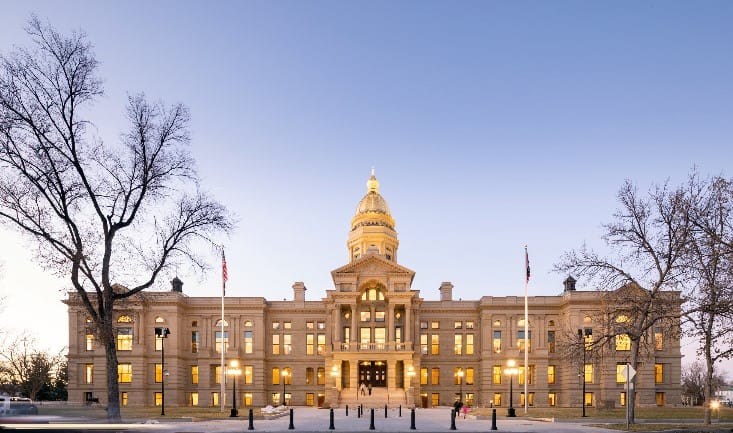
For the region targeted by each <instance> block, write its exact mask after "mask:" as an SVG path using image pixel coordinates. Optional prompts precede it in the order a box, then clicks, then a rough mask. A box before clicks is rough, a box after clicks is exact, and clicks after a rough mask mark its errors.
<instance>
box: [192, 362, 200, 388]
mask: <svg viewBox="0 0 733 433" xmlns="http://www.w3.org/2000/svg"><path fill="white" fill-rule="evenodd" d="M191 384H193V385H198V384H199V366H198V365H192V366H191Z"/></svg>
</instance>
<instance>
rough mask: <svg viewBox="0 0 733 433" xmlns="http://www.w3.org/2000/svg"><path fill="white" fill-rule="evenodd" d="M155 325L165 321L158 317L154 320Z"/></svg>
mask: <svg viewBox="0 0 733 433" xmlns="http://www.w3.org/2000/svg"><path fill="white" fill-rule="evenodd" d="M155 323H165V319H164V318H162V317H160V316H158V317H156V318H155Z"/></svg>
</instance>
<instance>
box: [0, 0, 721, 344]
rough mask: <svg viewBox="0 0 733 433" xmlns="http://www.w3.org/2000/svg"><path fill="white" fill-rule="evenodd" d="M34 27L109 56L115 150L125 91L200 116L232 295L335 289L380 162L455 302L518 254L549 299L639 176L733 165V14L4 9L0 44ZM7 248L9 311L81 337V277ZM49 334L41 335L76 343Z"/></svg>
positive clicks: (189, 289) (410, 255) (288, 4)
mask: <svg viewBox="0 0 733 433" xmlns="http://www.w3.org/2000/svg"><path fill="white" fill-rule="evenodd" d="M31 13H36V14H38V15H39V17H41V18H42V19H47V20H49V21H50V22H51V23H52V24H53V25H54V26H56V27H57V28H58V29H59V30H61V31H64V32H67V31H69V30H72V29H83V30H84V31H85V32H86V33H87V34H88V36H89V39H90V40H91V41H92V42H93V44H94V46H95V52H96V54H97V57H98V58H99V60H100V61H101V67H100V71H99V73H100V75H101V76H102V77H103V79H104V82H105V89H106V95H105V96H104V98H103V99H101V100H100V101H99V103H98V104H97V105H96V106H95V107H94V111H93V112H92V113H90V119H91V120H92V121H93V122H94V123H95V125H96V127H97V130H98V134H99V136H100V137H102V138H103V139H104V140H105V141H107V142H110V143H112V142H114V141H115V140H117V138H118V137H119V134H120V131H121V130H122V129H123V126H124V121H123V115H124V104H125V98H126V96H127V94H130V93H136V92H139V91H144V92H145V93H146V94H147V95H148V96H149V97H150V98H153V99H160V100H163V101H165V102H167V103H174V102H179V101H180V102H183V103H185V104H186V105H188V106H189V107H190V109H191V114H192V125H191V126H192V138H193V141H192V152H193V154H194V157H195V158H196V160H197V163H198V167H199V172H200V174H201V176H202V178H203V181H204V182H203V185H204V187H205V188H207V189H208V190H210V191H211V192H213V193H214V194H215V195H216V197H217V198H218V199H219V200H221V201H222V202H224V203H225V204H226V205H227V206H228V207H229V208H230V209H231V210H232V211H233V212H234V213H235V214H236V215H237V216H238V218H239V225H238V229H237V230H236V231H235V232H234V233H233V235H232V237H231V238H230V239H226V240H224V242H225V243H226V245H227V261H228V264H229V275H230V281H229V285H228V289H227V292H228V294H230V295H232V296H266V297H267V298H268V299H273V300H277V299H281V298H288V299H291V298H292V289H291V285H292V283H293V282H294V281H304V282H305V284H306V286H307V287H308V289H309V290H308V292H307V294H306V299H309V300H318V299H320V298H321V297H323V296H324V290H326V289H330V288H332V284H331V280H330V271H331V270H333V269H335V268H337V267H339V266H341V265H343V264H345V263H346V261H347V259H348V255H347V251H346V239H347V233H348V229H349V222H350V219H351V217H352V216H353V213H354V210H355V207H356V205H357V203H358V202H359V200H360V199H361V197H362V196H363V195H364V193H365V192H366V186H365V183H366V180H367V178H368V176H369V170H370V168H371V167H375V168H376V173H377V178H378V179H379V181H380V182H381V192H382V194H383V196H384V197H385V199H386V200H387V202H388V203H389V205H390V208H391V210H392V214H393V216H394V218H395V220H396V223H397V226H396V228H397V230H398V232H399V236H400V241H401V243H400V249H399V252H398V260H399V262H400V263H401V264H402V265H404V266H406V267H408V268H411V269H413V270H414V271H415V272H416V277H415V281H414V285H413V288H414V289H419V290H421V294H422V296H423V297H424V298H426V299H438V295H439V293H438V287H439V286H440V283H441V281H452V282H453V284H454V285H455V288H454V291H453V292H454V296H455V297H456V298H463V299H475V298H478V297H480V296H484V295H511V294H516V295H522V294H523V288H524V287H523V266H524V251H523V248H524V245H525V244H527V245H529V254H530V261H531V264H532V280H531V283H530V293H531V294H541V295H553V294H557V293H559V292H560V291H561V289H562V284H561V282H562V280H563V279H564V277H565V276H564V275H557V274H553V273H551V272H550V271H551V268H552V265H553V264H554V263H555V262H557V260H558V259H559V257H560V255H561V254H562V253H563V252H564V251H566V250H568V249H571V248H577V247H579V246H580V245H582V244H583V243H584V242H586V243H588V244H589V245H590V246H601V242H600V239H599V235H600V233H601V224H602V223H603V222H607V221H609V220H610V219H611V215H612V214H613V212H614V211H615V210H616V208H617V205H616V201H615V194H616V192H617V190H618V189H619V187H620V186H621V185H622V183H623V181H624V179H627V178H628V179H633V180H634V181H635V182H637V183H638V184H639V185H640V186H641V187H642V188H643V189H646V188H647V187H648V186H649V185H650V183H651V182H663V181H664V180H666V179H668V178H669V179H671V180H672V181H673V182H678V181H681V180H682V179H684V178H685V177H686V176H687V174H688V173H689V172H690V170H691V169H692V167H697V168H698V170H699V171H700V172H701V173H703V174H721V173H722V174H727V175H731V173H730V170H729V168H728V167H729V166H730V161H732V160H733V150H731V149H733V146H732V145H733V143H731V137H733V119H732V117H733V79H732V78H731V77H733V50H731V41H733V26H731V25H730V23H731V22H733V3H731V2H729V1H720V2H716V1H705V2H682V1H663V2H662V1H647V2H636V1H618V2H587V1H577V2H576V1H552V2H538V1H511V2H508V1H507V2H499V1H480V2H471V1H461V2H449V1H421V2H416V1H399V2H395V1H369V2H366V1H363V2H362V1H349V2H344V1H309V2H304V1H230V2H227V1H219V2H193V1H177V2H172V1H157V2H142V1H129V2H102V1H88V2H87V1H71V2H61V3H59V2H55V1H50V2H41V1H36V2H26V1H14V0H11V1H7V2H5V3H4V5H3V13H2V14H0V51H2V52H4V53H6V52H8V51H9V50H10V49H11V48H12V46H13V45H14V44H20V45H27V43H28V39H27V38H26V36H25V34H24V32H23V27H24V25H25V22H26V21H27V19H28V17H29V16H30V14H31ZM726 171H727V173H726ZM0 243H1V244H2V248H1V249H0V261H2V263H3V273H4V275H3V276H2V278H0V295H4V296H5V297H6V302H5V303H6V308H5V310H4V311H3V312H2V314H3V316H6V317H7V318H8V319H9V320H11V321H12V320H13V319H14V318H16V317H17V318H18V319H17V320H20V319H22V317H23V313H25V312H27V308H37V309H43V311H47V313H46V314H44V317H47V318H48V319H47V320H48V321H49V323H57V321H63V323H65V320H66V317H65V310H64V308H63V305H62V304H61V303H60V302H58V300H60V299H61V298H62V297H63V296H62V292H54V291H53V289H58V290H63V289H65V288H66V287H67V286H66V283H65V282H63V281H60V282H59V281H56V280H53V279H51V278H49V277H44V276H43V275H41V273H40V272H39V271H38V269H37V267H35V266H34V265H33V264H32V263H30V254H28V252H27V250H28V246H27V245H26V244H23V243H22V242H21V241H20V240H19V239H18V237H17V236H15V235H13V234H11V233H9V232H7V231H0ZM217 261H218V258H217V257H215V256H214V255H212V258H211V264H212V266H216V264H217ZM178 273H179V274H180V275H181V278H182V279H183V280H184V282H185V286H184V291H185V292H186V293H188V294H190V295H211V296H214V295H216V294H217V293H218V292H217V290H218V287H219V282H218V273H216V272H215V273H213V274H212V275H211V276H210V278H203V279H199V278H196V277H194V276H188V275H187V270H185V269H179V272H178ZM172 277H173V275H167V276H165V278H164V280H165V281H163V282H162V283H161V287H163V288H166V289H167V288H168V284H167V282H166V281H167V280H170V279H171V278H172ZM578 284H579V288H581V289H591V288H590V287H585V286H584V282H583V281H579V282H578ZM19 293H23V295H22V296H21V295H19ZM51 293H54V296H51V295H50V294H51ZM34 297H43V299H45V301H44V302H43V303H38V302H37V301H34V302H33V304H30V303H29V302H28V301H26V300H25V299H33V298H34ZM47 304H48V305H47ZM58 323H61V322H58ZM49 328H50V327H48V326H41V327H39V325H29V329H30V330H31V331H34V332H36V333H37V334H39V336H40V337H41V338H40V339H41V340H42V341H50V342H49V343H48V344H47V345H48V346H54V345H58V344H59V342H62V343H63V342H65V341H66V339H67V337H66V334H65V332H66V331H65V329H64V327H63V326H61V327H54V328H55V329H58V330H53V331H51V330H49ZM54 333H58V334H54Z"/></svg>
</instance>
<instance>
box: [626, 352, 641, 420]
mask: <svg viewBox="0 0 733 433" xmlns="http://www.w3.org/2000/svg"><path fill="white" fill-rule="evenodd" d="M639 346H640V345H639V340H638V339H635V340H631V361H630V362H629V364H631V367H632V368H633V369H635V370H636V366H637V365H638V364H639V349H640V347H639ZM637 377H639V374H638V373H637V374H636V375H635V376H634V377H633V379H631V380H630V381H629V387H630V389H627V390H626V404H627V405H628V406H629V408H628V411H629V425H631V424H634V419H635V417H636V413H635V409H636V378H637Z"/></svg>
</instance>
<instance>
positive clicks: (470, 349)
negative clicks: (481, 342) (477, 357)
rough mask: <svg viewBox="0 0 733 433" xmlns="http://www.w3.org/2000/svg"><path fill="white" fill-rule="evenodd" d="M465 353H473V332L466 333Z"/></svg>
mask: <svg viewBox="0 0 733 433" xmlns="http://www.w3.org/2000/svg"><path fill="white" fill-rule="evenodd" d="M466 355H473V334H466Z"/></svg>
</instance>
